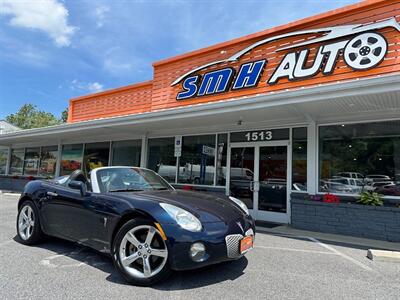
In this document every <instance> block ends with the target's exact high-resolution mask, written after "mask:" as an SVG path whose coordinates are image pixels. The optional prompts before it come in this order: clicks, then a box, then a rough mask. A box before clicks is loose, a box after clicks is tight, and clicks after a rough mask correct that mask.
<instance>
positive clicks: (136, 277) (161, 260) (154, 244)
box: [111, 219, 172, 286]
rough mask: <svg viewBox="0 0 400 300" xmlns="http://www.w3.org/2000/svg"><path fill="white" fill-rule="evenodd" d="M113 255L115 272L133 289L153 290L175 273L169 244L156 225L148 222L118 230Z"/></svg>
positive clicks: (133, 222) (132, 221) (135, 223)
mask: <svg viewBox="0 0 400 300" xmlns="http://www.w3.org/2000/svg"><path fill="white" fill-rule="evenodd" d="M149 235H151V238H150V243H148V241H149V239H148V238H149ZM111 254H112V260H113V263H114V266H115V268H116V269H117V270H118V271H119V273H120V274H121V275H122V276H123V277H124V278H125V279H126V281H127V282H129V283H130V284H133V285H138V286H151V285H153V284H154V283H156V282H158V281H161V280H163V279H165V278H167V277H168V276H169V275H170V274H171V272H172V270H171V268H170V265H169V256H168V247H167V243H166V241H165V240H164V239H163V236H162V234H161V233H160V231H159V230H158V229H157V227H156V226H155V224H154V223H152V222H150V221H148V220H145V219H134V220H130V221H128V222H126V223H125V224H124V225H123V226H122V227H121V228H120V229H119V230H118V233H117V234H116V235H115V238H114V241H113V244H112V249H111Z"/></svg>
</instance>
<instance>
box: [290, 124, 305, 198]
mask: <svg viewBox="0 0 400 300" xmlns="http://www.w3.org/2000/svg"><path fill="white" fill-rule="evenodd" d="M292 141H293V142H292V190H293V191H307V127H302V128H293V131H292Z"/></svg>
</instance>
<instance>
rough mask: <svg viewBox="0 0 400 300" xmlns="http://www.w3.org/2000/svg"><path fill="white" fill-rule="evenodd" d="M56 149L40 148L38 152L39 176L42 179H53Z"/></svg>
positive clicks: (53, 147)
mask: <svg viewBox="0 0 400 300" xmlns="http://www.w3.org/2000/svg"><path fill="white" fill-rule="evenodd" d="M57 155H58V147H57V146H49V147H42V149H41V151H40V168H39V175H40V176H44V177H53V176H54V175H55V173H56V165H57Z"/></svg>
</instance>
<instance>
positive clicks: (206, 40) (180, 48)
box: [0, 0, 358, 119]
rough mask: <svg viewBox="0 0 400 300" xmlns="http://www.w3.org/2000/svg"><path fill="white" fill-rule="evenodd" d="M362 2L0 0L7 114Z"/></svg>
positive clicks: (0, 82)
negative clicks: (166, 61)
mask: <svg viewBox="0 0 400 300" xmlns="http://www.w3.org/2000/svg"><path fill="white" fill-rule="evenodd" d="M355 2H358V1H357V0H279V1H277V0H264V1H252V0H247V1H246V0H242V1H239V0H231V1H228V0H227V1H222V0H214V1H202V0H197V1H194V0H188V1H177V0H165V1H161V0H159V1H156V0H150V1H145V0H141V1H135V0H113V1H111V0H110V1H95V0H92V1H84V0H65V1H62V0H23V1H22V0H0V119H3V118H4V117H6V116H7V115H9V114H11V113H15V112H17V111H18V109H19V108H20V107H21V106H22V105H23V104H25V103H32V104H34V105H36V106H37V107H38V108H39V109H40V110H44V111H47V112H51V113H53V114H55V115H56V116H57V117H59V116H60V115H61V112H62V111H63V110H64V109H65V108H66V107H68V100H69V99H70V98H73V97H77V96H81V95H86V94H90V93H94V92H99V91H102V90H106V89H111V88H116V87H120V86H124V85H128V84H132V83H136V82H141V81H145V80H150V79H152V77H153V68H152V63H153V62H155V61H158V60H161V59H165V58H168V57H172V56H175V55H178V54H182V53H185V52H188V51H192V50H196V49H199V48H203V47H207V46H210V45H213V44H216V43H219V42H224V41H227V40H230V39H233V38H236V37H240V36H243V35H246V34H250V33H254V32H258V31H261V30H265V29H268V28H271V27H275V26H277V25H282V24H285V23H288V22H291V21H295V20H298V19H302V18H305V17H308V16H312V15H315V14H318V13H321V12H325V11H328V10H331V9H335V8H339V7H342V6H345V5H348V4H352V3H355Z"/></svg>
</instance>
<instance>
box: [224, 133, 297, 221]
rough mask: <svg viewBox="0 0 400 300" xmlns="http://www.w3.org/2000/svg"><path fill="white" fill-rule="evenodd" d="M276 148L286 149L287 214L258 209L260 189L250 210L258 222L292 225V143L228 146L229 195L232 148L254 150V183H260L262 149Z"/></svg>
mask: <svg viewBox="0 0 400 300" xmlns="http://www.w3.org/2000/svg"><path fill="white" fill-rule="evenodd" d="M274 146H285V147H286V156H287V163H286V213H279V212H270V211H262V210H259V209H258V189H257V188H255V189H254V191H253V209H249V211H250V213H251V215H252V216H253V217H254V218H255V219H256V220H261V221H267V222H275V223H285V224H287V223H290V191H291V186H292V177H291V172H290V170H291V169H292V151H291V149H290V147H289V146H290V142H289V141H288V140H284V141H267V142H266V141H263V142H240V143H231V144H230V145H229V146H228V159H227V160H228V161H227V166H228V172H227V184H226V187H227V191H226V192H227V194H228V193H229V190H230V179H231V174H230V173H231V172H230V169H231V149H232V148H243V147H248V148H250V147H251V148H254V178H253V179H254V182H257V183H259V178H260V174H259V172H260V147H274Z"/></svg>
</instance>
